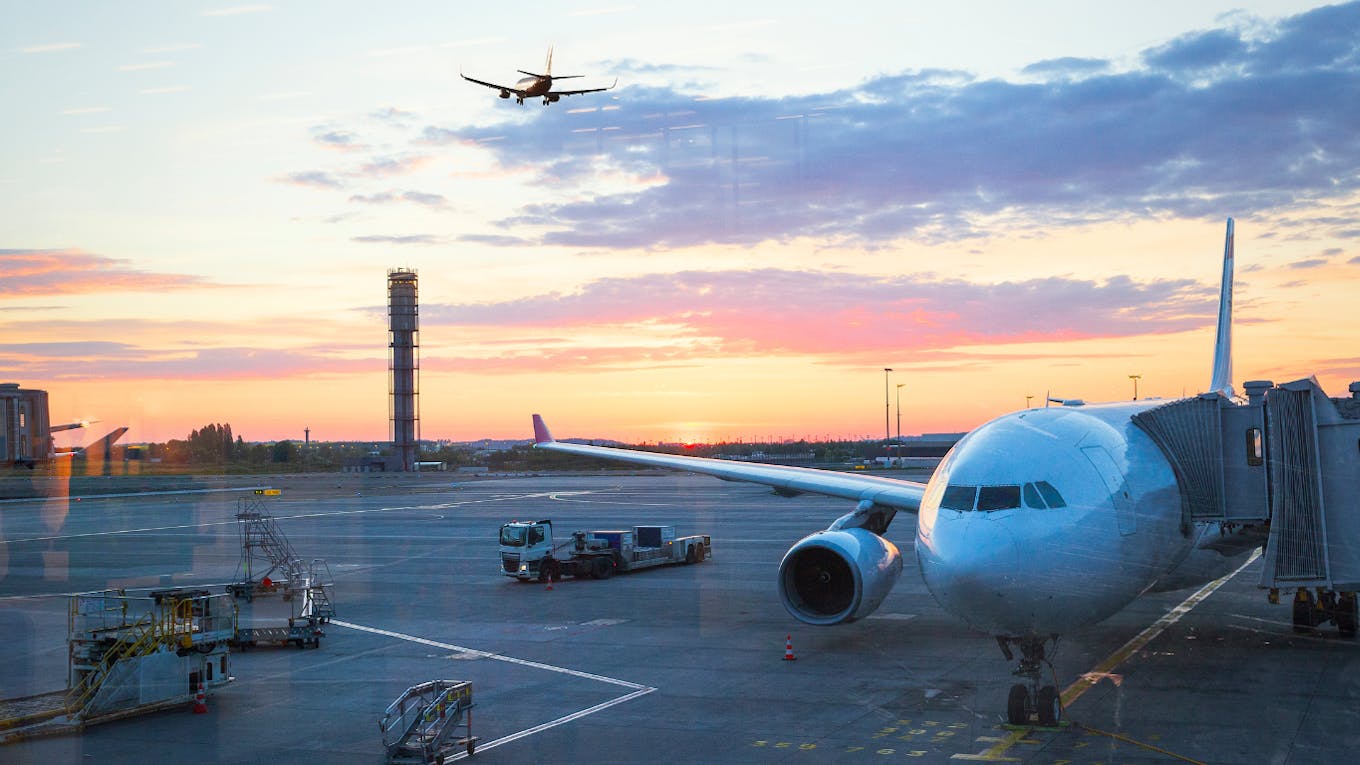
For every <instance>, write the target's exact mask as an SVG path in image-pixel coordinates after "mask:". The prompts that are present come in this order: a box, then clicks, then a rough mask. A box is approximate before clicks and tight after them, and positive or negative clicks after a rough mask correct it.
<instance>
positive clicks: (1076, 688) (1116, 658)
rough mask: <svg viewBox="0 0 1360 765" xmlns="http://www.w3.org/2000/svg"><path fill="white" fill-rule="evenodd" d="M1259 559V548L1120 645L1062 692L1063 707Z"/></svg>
mask: <svg viewBox="0 0 1360 765" xmlns="http://www.w3.org/2000/svg"><path fill="white" fill-rule="evenodd" d="M1259 557H1261V551H1260V550H1259V549H1258V550H1256V551H1254V552H1252V554H1251V555H1250V556H1248V557H1247V560H1246V562H1245V563H1243V564H1242V565H1240V566H1238V567H1237V569H1236V570H1234V571H1233V572H1232V573H1230V574H1224V575H1223V576H1221V577H1219V578H1218V579H1215V580H1214V581H1212V582H1210V583H1208V584H1206V585H1204V586H1203V587H1201V588H1199V590H1197V591H1196V592H1195V594H1193V595H1191V596H1190V597H1188V598H1186V599H1185V600H1183V601H1181V604H1180V605H1178V606H1176V607H1175V608H1173V609H1171V610H1170V611H1167V612H1166V613H1165V614H1163V615H1162V618H1160V619H1158V620H1157V621H1155V622H1153V623H1152V624H1150V625H1148V627H1147V629H1145V630H1143V631H1142V632H1140V633H1138V634H1137V635H1134V636H1133V638H1131V639H1130V640H1129V642H1127V643H1125V644H1124V645H1123V646H1120V648H1119V650H1117V651H1115V652H1114V653H1112V654H1110V656H1109V658H1107V659H1105V661H1102V662H1101V663H1100V664H1098V665H1096V667H1095V668H1094V669H1092V670H1091V671H1090V672H1087V673H1085V674H1084V675H1082V676H1081V677H1080V678H1078V679H1077V681H1076V682H1074V683H1072V684H1071V685H1069V686H1067V688H1065V689H1063V692H1062V705H1063V706H1064V707H1068V706H1071V705H1072V702H1074V701H1076V700H1077V699H1079V698H1081V695H1082V694H1083V693H1086V692H1087V691H1089V690H1091V688H1093V687H1094V686H1095V684H1096V683H1098V682H1100V680H1101V679H1102V678H1104V677H1106V676H1108V675H1109V674H1110V672H1112V671H1114V668H1115V667H1118V666H1119V665H1120V664H1123V663H1124V662H1125V661H1127V660H1128V658H1129V657H1130V656H1132V655H1133V654H1134V653H1136V652H1138V651H1140V650H1142V649H1143V647H1144V646H1146V645H1147V644H1148V643H1151V642H1152V641H1153V639H1155V638H1156V637H1157V636H1158V635H1160V634H1162V633H1163V632H1164V631H1166V628H1167V627H1170V626H1171V625H1173V624H1175V623H1176V622H1178V621H1180V620H1181V617H1182V616H1185V615H1186V614H1188V613H1190V611H1191V609H1193V608H1194V607H1195V606H1197V605H1199V604H1200V603H1203V602H1204V599H1205V598H1207V597H1209V596H1210V595H1213V594H1214V592H1216V591H1217V590H1218V588H1219V587H1222V586H1223V585H1225V584H1227V583H1228V580H1229V579H1232V578H1233V577H1235V576H1237V575H1238V574H1240V573H1242V569H1244V568H1246V567H1247V566H1250V565H1251V564H1252V563H1253V562H1255V561H1256V559H1257V558H1259Z"/></svg>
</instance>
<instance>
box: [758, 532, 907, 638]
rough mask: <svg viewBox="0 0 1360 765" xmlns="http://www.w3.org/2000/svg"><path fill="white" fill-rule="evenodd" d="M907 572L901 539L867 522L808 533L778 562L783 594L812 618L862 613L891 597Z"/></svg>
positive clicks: (799, 614) (793, 608) (825, 620)
mask: <svg viewBox="0 0 1360 765" xmlns="http://www.w3.org/2000/svg"><path fill="white" fill-rule="evenodd" d="M901 574H902V554H901V553H899V552H898V551H897V545H894V544H893V543H892V542H889V541H888V540H886V539H884V538H883V537H881V536H879V535H878V534H875V533H874V532H872V531H869V530H867V529H863V528H858V527H854V528H847V529H839V530H835V531H832V530H827V531H819V532H817V533H816V534H811V535H809V536H806V537H803V538H802V539H801V540H799V541H798V544H796V545H794V546H793V547H791V548H789V551H788V552H787V553H784V560H783V561H781V562H780V564H779V599H780V600H781V601H783V603H784V608H786V609H788V611H789V613H790V614H793V616H794V618H796V619H798V620H799V621H801V622H804V623H807V624H818V625H826V624H840V623H841V622H852V621H854V620H856V619H863V618H864V617H866V616H868V615H869V614H871V613H873V612H874V610H875V609H877V608H878V607H879V605H880V604H882V603H883V599H884V598H886V597H888V593H889V592H891V591H892V588H893V585H894V584H896V583H897V577H899V576H901Z"/></svg>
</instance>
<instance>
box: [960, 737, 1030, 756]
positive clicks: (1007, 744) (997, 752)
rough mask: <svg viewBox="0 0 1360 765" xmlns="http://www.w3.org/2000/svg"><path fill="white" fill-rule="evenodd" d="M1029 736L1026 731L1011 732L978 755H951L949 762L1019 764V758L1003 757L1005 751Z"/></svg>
mask: <svg viewBox="0 0 1360 765" xmlns="http://www.w3.org/2000/svg"><path fill="white" fill-rule="evenodd" d="M1028 735H1029V731H1027V730H1016V731H1011V734H1010V735H1009V736H1007V737H1005V738H1003V739H1001V741H1000V742H998V743H997V744H996V745H994V746H992V748H990V749H987V750H985V751H982V752H979V753H978V754H951V755H949V759H951V760H980V761H983V762H1019V761H1020V758H1019V757H1003V756H1002V755H1003V754H1005V753H1006V750H1007V749H1010V748H1011V747H1013V746H1015V745H1016V744H1017V743H1019V742H1020V739H1022V738H1024V737H1025V736H1028Z"/></svg>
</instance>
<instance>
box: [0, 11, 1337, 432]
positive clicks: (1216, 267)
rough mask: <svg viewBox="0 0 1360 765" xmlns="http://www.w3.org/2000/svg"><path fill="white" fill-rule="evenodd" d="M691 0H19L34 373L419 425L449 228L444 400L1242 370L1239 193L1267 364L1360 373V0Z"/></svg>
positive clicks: (98, 401)
mask: <svg viewBox="0 0 1360 765" xmlns="http://www.w3.org/2000/svg"><path fill="white" fill-rule="evenodd" d="M654 5H655V4H628V3H618V4H611V3H609V0H605V2H604V3H601V4H591V3H580V2H561V3H558V2H517V3H513V4H486V3H479V4H473V3H448V2H415V1H412V2H401V3H394V4H388V5H386V6H384V7H381V8H380V7H378V6H377V5H376V4H371V3H361V2H327V3H320V2H307V3H303V2H269V3H250V4H239V5H232V4H229V3H213V2H208V3H192V2H169V1H166V2H153V1H148V2H135V3H134V2H87V3H62V4H32V3H19V2H13V0H0V9H3V11H4V14H3V15H4V18H5V19H6V23H5V24H4V25H3V26H0V92H3V93H4V94H5V97H4V98H3V99H0V121H2V123H3V125H4V134H3V135H4V140H3V141H2V142H0V382H17V383H20V384H22V385H23V386H24V387H29V388H40V389H45V390H47V391H49V394H50V397H51V410H52V412H51V414H52V419H53V421H54V422H66V421H72V420H77V419H98V420H100V421H101V422H103V423H106V424H108V425H109V426H110V427H112V426H117V425H127V426H128V427H129V428H130V431H129V433H128V434H127V436H125V438H124V440H125V441H128V442H144V441H163V440H166V439H170V438H183V437H185V436H186V435H187V434H188V433H189V432H190V431H191V430H192V429H195V428H198V427H201V426H203V425H205V424H208V423H221V422H225V423H230V424H231V425H232V427H233V430H234V432H235V433H237V434H238V435H241V436H242V437H243V438H245V439H246V440H248V441H270V440H276V439H285V438H293V439H301V438H302V437H303V433H304V428H307V429H310V433H311V438H312V439H314V440H351V439H353V440H374V441H379V440H384V439H386V438H388V437H389V435H388V434H389V430H388V427H389V423H388V400H387V399H388V355H387V354H388V349H387V342H388V338H387V332H386V306H385V300H386V293H385V290H386V275H387V271H388V270H389V269H391V268H413V269H416V270H417V271H418V272H419V278H420V367H421V372H420V396H419V406H420V414H421V418H420V426H421V434H422V436H423V437H424V438H427V439H453V440H472V439H478V438H484V437H489V438H519V437H524V438H528V437H529V436H530V435H531V433H532V431H531V429H530V425H529V415H530V413H532V412H541V413H542V414H543V415H544V416H545V418H546V419H547V421H548V423H549V425H550V426H551V427H552V428H553V431H554V434H555V435H557V436H558V437H593V438H615V439H619V440H623V441H630V442H639V441H693V440H718V439H726V440H743V441H752V440H756V441H761V440H769V439H787V438H803V437H807V438H828V437H831V438H844V437H850V438H863V437H878V436H882V435H883V434H884V433H885V429H886V430H887V431H888V432H890V433H892V434H896V432H897V414H898V412H900V414H901V432H902V433H903V434H904V435H906V434H919V433H930V432H956V431H964V430H969V429H971V428H973V427H976V426H977V425H979V424H981V423H983V422H985V421H986V420H989V419H991V418H992V417H995V416H998V415H1001V414H1004V413H1006V412H1009V411H1013V410H1015V409H1018V408H1021V407H1023V406H1026V405H1041V404H1042V402H1043V401H1044V400H1045V398H1046V397H1048V396H1053V397H1059V398H1082V399H1085V400H1087V401H1110V400H1120V399H1127V398H1129V397H1131V396H1132V392H1133V384H1134V383H1135V380H1133V379H1131V378H1130V375H1138V376H1139V377H1138V379H1137V381H1136V383H1137V385H1138V390H1139V395H1140V396H1143V397H1149V396H1161V397H1168V398H1174V397H1179V396H1182V395H1193V394H1194V393H1196V392H1199V391H1200V390H1203V389H1204V388H1206V387H1207V385H1208V382H1209V376H1210V365H1211V360H1212V359H1211V357H1212V345H1213V337H1214V329H1213V325H1214V316H1215V310H1216V299H1217V289H1218V279H1219V272H1220V261H1221V255H1222V248H1223V232H1224V223H1225V220H1226V219H1227V218H1228V217H1233V218H1235V219H1236V221H1237V226H1236V230H1237V237H1236V253H1237V278H1236V308H1235V312H1236V313H1235V319H1236V322H1235V372H1236V378H1237V379H1236V382H1237V384H1238V386H1239V388H1240V386H1241V383H1242V382H1243V381H1245V380H1249V379H1272V380H1275V381H1277V382H1284V381H1288V380H1294V379H1299V378H1302V377H1306V376H1308V375H1316V376H1317V377H1318V379H1319V381H1320V382H1321V383H1322V385H1323V386H1324V388H1325V389H1327V390H1328V391H1329V392H1330V393H1332V395H1346V386H1347V384H1348V383H1349V382H1350V381H1352V380H1357V379H1360V352H1358V351H1356V349H1355V346H1354V342H1353V337H1354V330H1355V328H1356V325H1357V320H1360V308H1357V307H1356V304H1355V298H1354V296H1355V295H1356V294H1360V216H1357V212H1360V193H1358V189H1360V132H1357V130H1356V126H1357V125H1360V3H1350V4H1341V5H1329V6H1321V5H1316V4H1313V3H1306V2H1272V1H1269V0H1258V1H1256V2H1245V3H1244V2H1236V3H1233V2H1217V1H1216V0H1206V1H1205V2H1196V3H1185V2H1163V1H1161V0H1151V1H1150V2H1144V3H1138V4H1134V3H1127V4H1118V5H1117V6H1116V4H1106V3H1082V2H1075V1H1071V2H1060V1H1058V0H1036V1H1035V2H1029V3H1024V4H1017V3H1002V2H981V1H976V0H975V1H973V2H967V1H965V2H957V3H920V2H902V1H900V0H899V1H897V2H891V3H888V2H884V3H878V2H864V3H856V4H854V5H853V6H851V7H848V8H847V7H843V6H836V5H832V4H828V3H825V2H818V3H801V2H787V1H785V2H777V3H776V2H749V3H741V4H730V3H706V2H697V3H686V4H681V5H675V4H671V5H670V6H668V7H664V8H661V7H653V6H654ZM550 46H551V47H552V48H553V50H554V54H553V72H554V73H555V74H572V75H581V78H580V79H574V80H568V81H565V82H564V83H563V85H565V86H569V87H604V86H608V85H610V84H612V83H615V82H617V85H616V86H615V87H614V88H613V89H612V90H610V91H607V92H604V93H592V94H586V95H579V96H572V97H567V98H563V99H562V100H561V101H560V102H558V103H556V104H552V105H550V106H544V105H542V104H540V103H538V102H535V101H529V102H527V103H526V104H524V105H522V106H520V105H517V104H515V102H514V100H513V99H511V100H502V99H500V98H498V97H497V93H496V92H495V91H493V90H489V89H486V88H483V87H480V86H477V85H474V84H472V83H469V82H466V81H464V80H462V79H460V77H459V73H460V72H461V73H463V74H466V75H468V76H471V77H475V78H477V79H481V80H487V81H492V82H497V83H513V82H514V80H516V79H517V78H518V77H520V75H519V74H518V73H517V71H516V70H520V69H524V70H529V71H538V70H540V69H541V68H542V67H543V66H544V60H545V54H546V53H547V51H548V49H549V47H550ZM885 368H891V369H892V370H893V371H892V372H891V373H885V372H884V371H883V370H884V369H885ZM899 386H900V387H899ZM88 438H89V436H88V435H82V434H80V433H79V432H76V433H74V434H72V435H71V436H70V437H69V438H68V439H67V440H69V441H71V442H73V443H78V442H81V441H82V440H87V439H88ZM63 445H65V444H63Z"/></svg>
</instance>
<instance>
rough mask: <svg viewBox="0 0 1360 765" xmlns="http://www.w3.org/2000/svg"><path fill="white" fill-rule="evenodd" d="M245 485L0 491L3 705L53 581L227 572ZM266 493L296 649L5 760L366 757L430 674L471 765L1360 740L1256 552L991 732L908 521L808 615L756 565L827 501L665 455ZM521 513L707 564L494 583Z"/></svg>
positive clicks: (135, 580) (990, 711)
mask: <svg viewBox="0 0 1360 765" xmlns="http://www.w3.org/2000/svg"><path fill="white" fill-rule="evenodd" d="M260 482H261V479H258V478H242V479H234V480H232V481H225V482H220V483H221V485H215V486H213V487H212V488H215V489H224V490H221V491H208V492H201V493H192V494H188V493H186V494H156V495H146V496H109V497H102V498H101V497H89V498H86V497H64V498H53V499H47V500H34V501H27V502H5V503H2V504H0V646H3V660H2V661H0V697H7V698H8V697H19V696H30V695H34V694H40V693H44V692H48V691H53V690H58V689H60V688H62V687H64V686H65V682H66V662H67V654H66V643H65V639H66V619H67V603H68V600H69V596H70V595H71V594H74V593H78V592H85V591H91V590H100V589H105V588H113V587H127V588H164V587H168V586H193V587H204V586H206V587H211V588H218V587H221V586H222V585H225V584H226V583H227V582H230V581H232V580H233V579H234V578H235V577H236V576H237V575H238V573H237V568H238V565H239V562H240V557H241V549H240V537H239V535H238V530H237V525H236V521H235V518H234V515H235V511H236V507H237V504H236V503H237V501H238V499H240V498H242V497H244V496H248V494H247V493H246V492H245V491H243V490H242V489H243V488H244V487H248V486H251V485H255V484H256V483H260ZM264 483H267V484H269V485H276V486H281V487H282V489H283V493H282V496H280V497H278V498H271V499H270V500H269V504H268V505H267V509H268V511H269V512H271V513H272V514H273V515H274V516H275V517H276V518H277V519H278V522H279V525H280V527H281V528H282V529H283V531H284V533H285V534H286V535H287V537H288V539H289V541H290V542H291V543H292V546H293V548H294V549H295V550H296V551H297V553H298V555H299V556H300V557H304V558H312V557H316V558H324V559H326V561H327V562H328V564H329V566H330V570H331V572H332V574H333V575H334V577H335V582H336V585H335V596H334V601H335V607H336V612H337V614H336V617H335V619H334V620H333V621H332V623H331V624H329V625H327V628H326V632H327V634H326V636H325V637H324V638H323V639H322V640H321V645H320V647H319V649H316V650H298V649H296V648H291V647H281V648H258V649H255V650H251V651H248V652H245V653H240V654H233V656H232V657H231V674H232V675H233V677H234V680H233V682H231V683H230V684H228V685H226V686H223V687H221V688H218V689H215V690H214V691H213V692H212V693H210V694H209V696H208V699H207V704H208V709H209V711H208V713H207V714H198V715H196V714H192V713H191V712H190V709H189V707H188V705H186V706H185V708H184V709H183V710H171V711H163V712H157V713H153V714H149V715H145V716H139V717H134V718H128V719H123V720H117V721H113V722H108V723H104V724H100V725H95V726H90V727H88V728H86V729H85V730H84V731H83V732H81V733H79V734H77V735H68V736H60V737H47V738H37V739H32V740H26V741H21V742H18V743H12V744H8V745H4V746H0V762H4V763H16V764H20V763H35V764H41V765H52V764H53V763H74V762H86V761H89V762H98V763H137V764H138V765H140V764H141V763H145V762H184V763H364V764H365V765H373V764H375V763H382V762H383V761H384V750H383V747H382V742H381V736H380V733H379V725H378V722H379V720H380V719H381V717H382V714H383V710H384V709H385V708H386V706H387V705H388V704H389V703H390V702H392V701H393V700H394V699H396V698H397V697H398V696H400V695H401V693H402V692H403V691H404V690H405V689H406V688H408V687H410V686H414V685H416V684H418V683H422V682H425V681H428V680H435V679H447V680H470V681H472V684H473V694H474V702H475V705H476V706H475V708H474V709H473V714H472V733H473V735H476V736H477V737H478V738H479V743H478V746H477V752H476V754H475V755H474V756H473V758H472V761H480V762H486V763H520V762H546V763H568V762H570V763H578V762H589V763H640V762H704V763H825V762H836V763H842V762H843V763H891V762H935V763H943V762H958V761H965V762H966V761H990V762H1022V763H1044V764H1046V765H1062V764H1064V763H1090V764H1092V765H1094V764H1095V763H1103V764H1113V763H1131V764H1132V763H1171V762H1186V761H1189V762H1202V763H1214V764H1215V765H1217V764H1219V763H1297V764H1300V765H1301V764H1302V763H1328V762H1353V761H1354V758H1355V753H1356V752H1357V751H1360V646H1358V645H1357V644H1356V643H1355V642H1354V641H1348V640H1342V639H1340V638H1338V637H1337V636H1336V633H1335V630H1334V629H1333V628H1330V627H1324V628H1320V629H1319V630H1317V631H1315V632H1313V633H1309V634H1303V635H1299V634H1295V633H1294V632H1293V630H1292V627H1291V625H1290V610H1289V606H1288V605H1287V604H1285V605H1277V606H1273V605H1271V604H1269V603H1268V602H1267V600H1266V596H1265V593H1264V592H1263V591H1261V590H1258V589H1257V587H1256V582H1257V578H1258V576H1259V573H1260V571H1259V567H1260V563H1259V562H1255V563H1252V564H1250V565H1248V566H1247V567H1246V568H1245V569H1244V570H1242V571H1241V572H1240V573H1238V574H1237V575H1236V576H1234V577H1233V578H1231V579H1229V580H1227V581H1226V582H1224V583H1223V584H1222V585H1221V586H1220V587H1218V588H1216V589H1213V590H1206V591H1202V592H1200V593H1198V594H1197V593H1196V592H1195V591H1192V590H1186V591H1181V592H1175V593H1167V594H1161V595H1155V596H1148V597H1145V598H1143V599H1140V600H1139V601H1137V602H1136V603H1134V604H1133V605H1132V606H1130V607H1129V608H1127V609H1125V610H1124V611H1122V612H1121V613H1119V614H1117V615H1116V616H1114V617H1112V618H1111V619H1109V620H1107V621H1105V622H1103V623H1101V624H1099V625H1096V626H1095V627H1093V628H1090V629H1088V630H1086V631H1084V632H1082V633H1079V634H1073V635H1069V636H1064V638H1063V640H1062V643H1061V645H1060V647H1059V650H1058V652H1057V654H1056V655H1055V656H1053V657H1052V658H1053V672H1054V675H1055V677H1056V680H1057V685H1058V686H1059V688H1061V689H1066V690H1065V694H1064V697H1065V699H1066V700H1067V704H1068V710H1067V711H1068V716H1069V719H1070V720H1072V721H1074V723H1075V724H1073V725H1070V726H1068V727H1064V728H1062V729H1058V730H1031V729H1023V730H1013V729H1010V728H1008V727H1006V726H1005V725H1003V719H1004V716H1005V702H1006V692H1007V689H1008V688H1009V687H1010V685H1011V683H1012V682H1013V679H1012V677H1011V675H1010V671H1011V669H1012V668H1013V666H1012V663H1011V662H1007V661H1005V660H1004V659H1003V657H1002V656H1001V653H1000V650H999V649H998V648H997V646H996V643H995V642H994V640H993V639H992V638H991V637H990V636H988V635H985V634H981V633H977V632H974V631H972V630H971V629H969V628H968V627H967V626H965V625H964V624H962V623H961V622H959V621H958V620H957V619H955V618H954V617H952V616H950V615H949V614H946V613H944V612H943V611H942V610H941V609H940V608H939V607H938V606H937V605H936V604H935V602H934V600H933V599H932V598H931V597H930V595H929V593H928V592H927V591H926V588H925V585H924V584H923V582H922V581H921V578H920V575H919V572H918V569H917V566H916V561H915V555H914V551H913V540H914V534H915V529H914V523H913V519H912V518H911V517H910V516H907V515H905V514H899V515H898V517H897V520H896V521H895V522H894V523H893V525H892V528H891V529H890V531H889V534H888V536H889V538H890V539H891V540H892V541H893V542H894V543H896V544H897V545H898V547H899V548H900V549H901V550H902V553H903V556H904V559H905V564H906V565H905V567H904V571H903V575H902V578H901V580H900V581H899V582H898V584H897V586H896V588H895V589H894V591H893V593H892V594H891V596H889V598H888V599H887V600H886V602H885V603H884V604H883V606H882V607H881V608H880V609H879V611H878V612H877V613H876V614H874V615H873V616H872V617H870V618H868V619H865V620H862V621H860V622H856V623H854V624H849V625H839V626H836V627H811V626H807V625H803V624H801V623H799V622H797V621H795V620H794V619H793V618H792V617H791V616H789V615H788V614H787V613H786V612H785V611H784V609H783V607H782V606H781V605H780V604H779V600H778V596H777V594H776V591H775V572H776V570H777V567H778V564H779V561H780V558H781V557H782V556H783V554H784V552H785V551H786V550H787V549H788V548H789V546H790V545H792V544H793V543H794V542H796V541H797V540H798V539H800V538H801V537H802V536H804V535H806V534H808V533H811V532H813V531H816V530H819V529H823V528H825V527H826V526H827V525H828V524H830V523H831V521H833V520H834V519H835V518H837V517H838V516H840V515H843V514H844V513H846V512H848V511H849V510H850V509H851V507H849V506H848V505H847V504H846V503H845V502H844V501H840V500H834V499H827V498H820V497H814V496H808V495H804V496H800V497H795V498H783V497H778V496H775V495H773V494H771V493H770V492H769V491H768V490H766V489H763V488H761V487H758V486H753V485H744V484H735V483H725V482H722V481H718V480H715V479H712V478H706V477H700V476H691V475H680V474H656V475H588V476H566V475H556V476H554V475H543V476H524V477H499V478H498V477H490V478H478V479H464V478H461V477H459V476H457V475H455V474H452V473H438V474H425V475H422V476H420V477H418V478H412V477H391V476H388V477H374V476H364V477H354V476H336V475H327V476H313V477H310V478H306V479H302V478H289V479H273V478H271V479H266V480H264ZM541 518H551V519H552V520H553V521H554V526H555V528H556V529H557V531H558V532H559V534H560V533H563V532H569V531H571V530H574V529H578V528H580V529H591V528H618V527H626V526H631V525H636V524H648V523H655V524H673V525H675V526H676V527H677V533H679V534H681V535H685V534H699V533H702V534H710V535H711V536H712V539H713V556H714V557H713V558H712V559H710V560H708V561H705V562H703V563H700V564H697V565H691V566H675V567H662V568H657V569H649V570H645V571H640V572H636V573H632V574H625V575H618V576H615V577H613V578H611V579H609V580H607V581H596V580H590V579H584V580H580V581H577V580H573V579H564V580H563V581H561V582H559V583H557V584H556V585H554V586H553V587H552V588H551V589H550V588H548V587H546V586H545V585H543V584H539V583H536V582H535V583H520V582H517V581H515V580H512V579H510V578H508V577H505V576H502V575H501V574H500V572H499V560H498V555H497V547H496V532H497V529H498V527H499V526H500V524H502V523H504V522H506V521H508V520H511V519H521V520H523V519H541ZM786 641H787V642H786ZM1131 641H1132V642H1131ZM790 643H791V646H792V649H791V650H792V653H793V654H794V657H795V659H796V660H795V661H786V660H785V655H786V649H787V647H788V645H789V644H790ZM1107 734H1114V735H1107ZM462 756H463V755H462V752H461V750H456V751H454V752H451V753H450V757H449V760H450V761H452V760H453V759H457V758H460V757H462Z"/></svg>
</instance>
